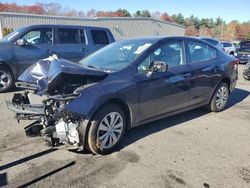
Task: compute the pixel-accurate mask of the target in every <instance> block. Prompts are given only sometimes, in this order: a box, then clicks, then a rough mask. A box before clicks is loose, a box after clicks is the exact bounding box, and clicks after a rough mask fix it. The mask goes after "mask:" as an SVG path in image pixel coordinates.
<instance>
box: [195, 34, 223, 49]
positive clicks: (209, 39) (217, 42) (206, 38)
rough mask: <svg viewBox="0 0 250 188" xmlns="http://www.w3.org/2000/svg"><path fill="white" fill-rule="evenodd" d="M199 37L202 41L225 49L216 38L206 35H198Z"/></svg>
mask: <svg viewBox="0 0 250 188" xmlns="http://www.w3.org/2000/svg"><path fill="white" fill-rule="evenodd" d="M199 39H201V40H204V41H206V42H208V43H210V44H212V45H214V46H216V47H217V48H219V49H220V50H222V51H225V49H224V47H223V45H222V44H221V42H220V41H218V40H216V39H213V38H208V37H199Z"/></svg>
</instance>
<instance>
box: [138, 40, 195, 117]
mask: <svg viewBox="0 0 250 188" xmlns="http://www.w3.org/2000/svg"><path fill="white" fill-rule="evenodd" d="M156 60H157V61H163V62H165V63H167V64H168V67H169V68H168V71H166V72H156V73H152V75H151V76H149V71H148V67H149V64H150V63H151V62H152V61H156ZM143 75H144V76H143ZM135 77H136V78H137V81H136V83H137V87H138V93H139V105H140V114H141V121H147V119H150V118H153V117H157V116H164V115H165V114H166V113H170V112H174V111H176V110H179V109H182V108H185V107H187V106H189V104H190V101H189V100H190V93H189V92H190V89H191V72H190V70H189V68H188V66H187V65H186V60H185V55H184V42H183V41H182V40H174V41H170V42H166V43H165V44H163V45H161V46H160V47H158V48H157V49H156V50H154V52H152V53H151V54H150V55H149V56H148V57H147V58H146V59H145V60H144V61H143V62H142V63H141V64H140V65H139V66H138V74H137V75H136V76H135Z"/></svg>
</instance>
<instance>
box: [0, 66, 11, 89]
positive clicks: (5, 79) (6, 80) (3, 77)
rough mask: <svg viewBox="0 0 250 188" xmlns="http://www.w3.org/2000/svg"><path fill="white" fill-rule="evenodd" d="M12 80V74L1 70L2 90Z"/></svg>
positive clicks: (0, 82)
mask: <svg viewBox="0 0 250 188" xmlns="http://www.w3.org/2000/svg"><path fill="white" fill-rule="evenodd" d="M10 82H11V78H10V75H9V74H8V73H6V72H5V71H3V70H0V90H5V89H6V88H7V87H9V85H10Z"/></svg>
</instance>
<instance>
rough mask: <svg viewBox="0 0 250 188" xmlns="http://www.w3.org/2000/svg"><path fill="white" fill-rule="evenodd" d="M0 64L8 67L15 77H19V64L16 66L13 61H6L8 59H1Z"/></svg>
mask: <svg viewBox="0 0 250 188" xmlns="http://www.w3.org/2000/svg"><path fill="white" fill-rule="evenodd" d="M0 65H2V66H4V67H6V68H8V69H9V70H10V71H11V72H12V73H13V75H14V78H15V79H17V78H18V70H17V66H15V64H13V63H11V62H6V61H1V60H0Z"/></svg>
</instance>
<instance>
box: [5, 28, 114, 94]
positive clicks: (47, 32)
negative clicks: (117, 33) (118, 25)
mask: <svg viewBox="0 0 250 188" xmlns="http://www.w3.org/2000/svg"><path fill="white" fill-rule="evenodd" d="M112 42H114V37H113V35H112V33H111V32H110V30H109V29H107V28H100V27H87V26H68V25H31V26H27V27H23V28H20V29H18V30H16V31H14V32H12V33H11V34H9V35H8V36H6V37H4V38H3V39H2V41H1V42H0V92H5V91H8V90H10V89H11V88H12V86H13V85H14V83H15V80H16V79H17V77H18V76H19V75H20V74H21V73H22V72H23V71H24V70H25V69H26V68H28V67H29V66H31V65H32V64H33V63H35V62H37V61H38V60H39V59H43V58H47V57H48V56H49V55H51V54H57V56H58V57H61V58H64V59H68V60H71V61H73V62H77V61H79V60H80V59H82V58H83V57H85V56H87V55H89V54H91V53H93V52H94V51H96V50H98V49H100V48H102V47H104V46H105V45H107V44H110V43H112Z"/></svg>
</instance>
